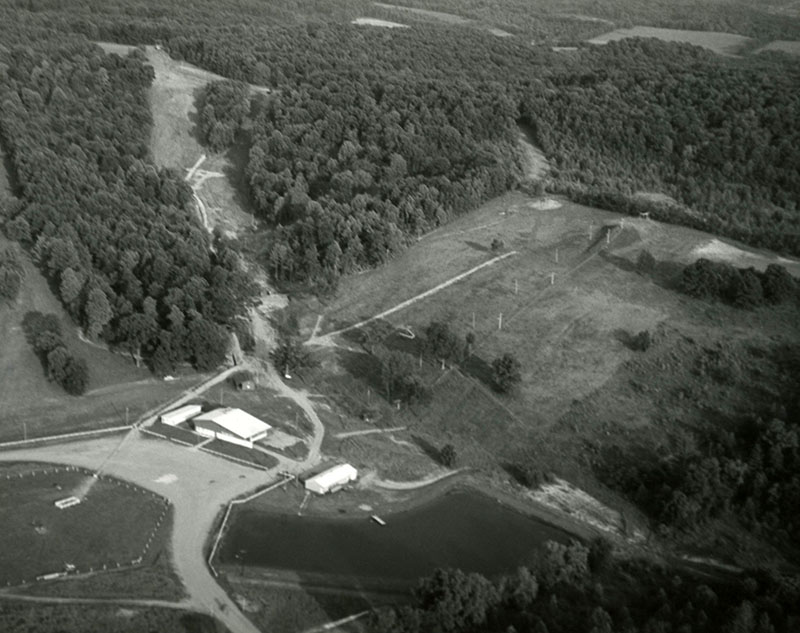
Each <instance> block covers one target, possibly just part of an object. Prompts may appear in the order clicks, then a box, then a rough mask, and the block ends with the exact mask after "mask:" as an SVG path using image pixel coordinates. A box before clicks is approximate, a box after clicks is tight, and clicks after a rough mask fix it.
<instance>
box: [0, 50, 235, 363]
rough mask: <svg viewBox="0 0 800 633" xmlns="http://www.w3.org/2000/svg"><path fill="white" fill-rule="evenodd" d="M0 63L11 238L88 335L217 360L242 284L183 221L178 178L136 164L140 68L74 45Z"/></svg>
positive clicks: (146, 117)
mask: <svg viewBox="0 0 800 633" xmlns="http://www.w3.org/2000/svg"><path fill="white" fill-rule="evenodd" d="M7 59H8V61H9V64H8V67H7V69H6V70H5V80H4V81H2V82H0V103H2V108H0V133H2V138H3V144H4V147H5V148H6V150H7V151H8V154H9V156H10V159H11V165H12V167H13V169H14V176H15V179H16V181H17V182H18V184H19V187H20V192H21V200H22V204H21V205H19V206H18V207H17V214H16V215H15V216H14V217H12V218H9V222H8V225H7V226H10V227H11V230H10V231H9V232H10V233H11V234H12V235H14V236H16V237H18V238H20V239H22V240H23V242H24V243H25V244H26V245H27V246H28V247H30V249H31V252H32V254H33V256H34V258H35V260H36V261H37V263H38V264H39V265H40V266H41V268H42V270H43V271H44V272H45V273H46V274H47V276H48V277H49V278H50V279H51V280H52V282H53V283H54V285H55V287H56V288H57V289H58V291H59V292H60V294H61V298H62V300H63V301H64V304H65V307H66V308H67V310H68V311H69V312H70V314H71V315H72V316H73V317H74V318H75V320H76V321H77V322H79V323H80V324H81V325H82V326H83V327H84V330H85V332H86V334H87V335H88V336H91V337H96V336H101V335H102V336H103V337H104V338H105V339H106V340H108V341H109V342H111V343H114V344H117V345H119V346H121V347H123V348H128V349H130V350H131V351H132V352H135V353H137V354H138V353H140V352H141V353H142V354H144V355H145V356H150V355H152V354H154V353H155V352H156V350H159V349H160V350H161V351H160V352H159V355H160V356H161V357H163V360H165V362H166V364H167V365H170V366H174V364H175V363H177V362H180V361H182V360H184V359H186V360H190V361H192V362H194V363H195V364H196V365H197V366H198V367H203V368H210V367H211V366H213V365H214V364H216V363H218V362H219V361H220V360H221V356H222V354H224V351H225V349H226V346H227V337H226V334H225V331H224V330H223V329H222V325H224V324H227V323H229V322H230V321H231V319H233V318H234V317H236V316H237V315H238V314H240V313H242V312H243V311H244V307H245V306H244V303H245V301H246V300H247V299H248V297H249V296H250V294H251V283H250V282H249V281H248V280H247V278H246V277H245V276H244V273H243V272H242V271H241V267H240V265H239V258H238V255H237V254H236V253H235V251H233V250H232V248H231V247H230V246H229V245H228V244H226V243H225V242H224V240H222V238H217V239H216V242H215V243H214V244H212V242H211V239H210V238H209V236H208V235H207V234H206V233H205V231H203V229H202V228H201V227H200V226H198V224H197V222H196V221H195V220H194V218H193V215H192V213H191V210H190V204H191V191H190V190H189V189H188V187H187V185H186V184H185V183H184V182H183V179H182V178H181V177H180V175H179V174H177V173H174V172H172V171H169V170H158V169H156V168H155V167H154V166H153V165H152V164H151V163H149V162H148V149H147V140H148V135H149V130H150V126H151V115H150V112H149V107H148V102H147V95H146V91H147V88H148V86H149V85H150V82H151V81H152V78H153V70H152V68H151V67H149V66H145V65H143V64H142V62H141V60H140V59H139V58H138V57H137V56H136V55H133V56H129V57H126V58H121V57H119V56H117V55H105V54H103V53H102V51H100V50H99V49H98V48H97V47H95V46H92V45H88V44H81V43H78V42H75V41H72V40H67V41H65V42H62V43H59V42H58V41H57V42H48V43H45V44H42V45H41V46H37V48H35V49H34V48H15V49H12V50H11V51H10V52H9V53H8V55H7Z"/></svg>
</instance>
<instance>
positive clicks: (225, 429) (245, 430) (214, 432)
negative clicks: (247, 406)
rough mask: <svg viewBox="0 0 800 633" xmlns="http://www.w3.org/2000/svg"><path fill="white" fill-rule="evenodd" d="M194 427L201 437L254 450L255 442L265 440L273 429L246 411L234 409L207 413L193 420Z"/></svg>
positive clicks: (214, 410)
mask: <svg viewBox="0 0 800 633" xmlns="http://www.w3.org/2000/svg"><path fill="white" fill-rule="evenodd" d="M192 425H193V426H194V430H195V431H196V432H197V433H199V434H200V435H203V436H205V437H211V438H214V439H217V440H222V441H224V442H230V443H231V444H238V445H239V446H245V447H247V448H253V442H257V441H258V440H261V439H264V438H265V437H266V436H267V433H269V430H270V429H271V428H272V427H271V426H270V425H269V424H267V423H266V422H262V421H261V420H259V419H258V418H257V417H255V416H252V415H250V414H249V413H247V412H246V411H242V410H241V409H234V408H232V407H222V408H219V409H213V410H211V411H206V412H205V413H202V414H201V415H198V416H197V417H195V418H193V419H192Z"/></svg>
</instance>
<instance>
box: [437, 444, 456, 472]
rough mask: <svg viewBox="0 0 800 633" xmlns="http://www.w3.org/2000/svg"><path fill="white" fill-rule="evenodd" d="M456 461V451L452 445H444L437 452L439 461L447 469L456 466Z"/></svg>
mask: <svg viewBox="0 0 800 633" xmlns="http://www.w3.org/2000/svg"><path fill="white" fill-rule="evenodd" d="M456 459H457V456H456V449H455V447H453V445H452V444H445V445H444V446H443V447H442V450H441V451H439V460H440V461H441V462H442V465H443V466H445V467H447V468H453V467H454V466H455V465H456Z"/></svg>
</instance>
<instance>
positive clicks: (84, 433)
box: [0, 424, 133, 449]
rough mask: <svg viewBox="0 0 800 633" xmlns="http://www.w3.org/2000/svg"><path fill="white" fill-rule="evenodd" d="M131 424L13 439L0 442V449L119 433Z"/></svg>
mask: <svg viewBox="0 0 800 633" xmlns="http://www.w3.org/2000/svg"><path fill="white" fill-rule="evenodd" d="M131 428H133V427H132V426H130V425H128V424H124V425H122V426H112V427H109V428H107V429H94V430H92V431H77V432H75V433H62V434H61V435H45V436H44V437H34V438H31V439H29V440H14V441H13V442H0V449H2V448H8V447H12V446H24V445H26V444H33V443H34V442H50V441H54V440H68V439H71V438H75V437H87V436H89V435H102V434H105V433H108V434H111V433H119V432H120V431H128V430H130V429H131Z"/></svg>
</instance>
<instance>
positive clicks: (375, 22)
mask: <svg viewBox="0 0 800 633" xmlns="http://www.w3.org/2000/svg"><path fill="white" fill-rule="evenodd" d="M352 23H353V24H357V25H359V26H382V27H385V28H387V29H407V28H408V24H400V23H399V22H390V21H389V20H381V19H378V18H356V19H355V20H353V22H352Z"/></svg>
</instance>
